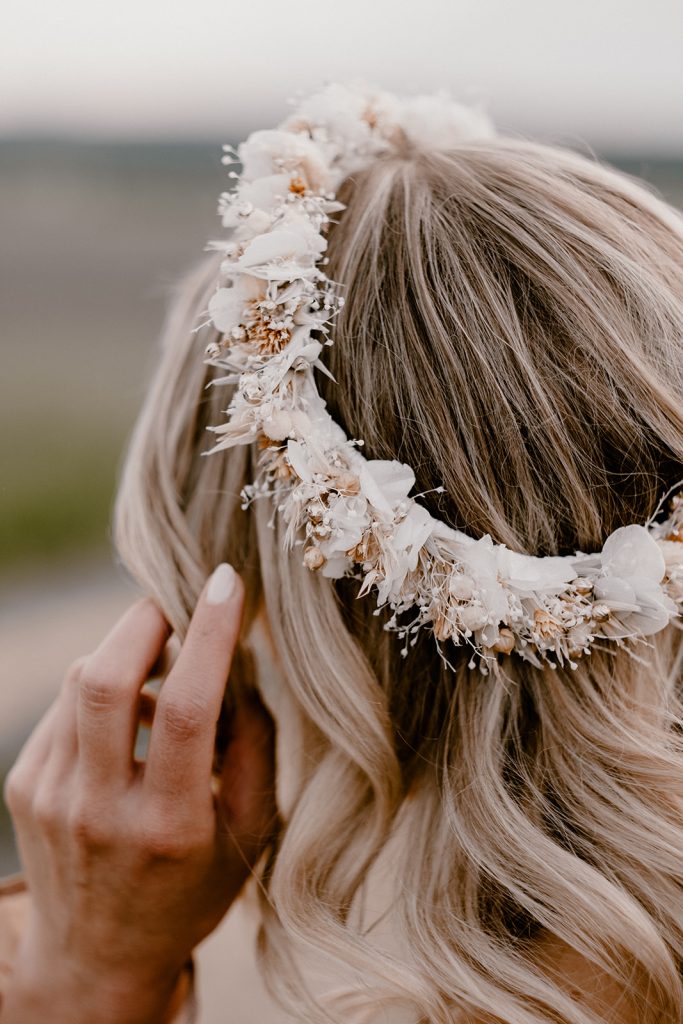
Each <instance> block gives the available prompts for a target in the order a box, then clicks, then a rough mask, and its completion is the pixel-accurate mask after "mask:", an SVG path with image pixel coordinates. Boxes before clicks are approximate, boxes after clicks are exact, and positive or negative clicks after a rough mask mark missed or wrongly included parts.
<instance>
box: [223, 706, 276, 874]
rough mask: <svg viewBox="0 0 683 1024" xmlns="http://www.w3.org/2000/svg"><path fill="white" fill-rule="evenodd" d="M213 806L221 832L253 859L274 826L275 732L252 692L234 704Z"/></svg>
mask: <svg viewBox="0 0 683 1024" xmlns="http://www.w3.org/2000/svg"><path fill="white" fill-rule="evenodd" d="M217 803H218V806H219V809H220V815H219V822H220V830H221V832H223V833H225V834H227V835H228V836H229V837H230V839H231V840H232V841H236V842H238V843H239V845H240V848H241V850H242V852H243V853H244V854H245V855H246V856H247V857H248V859H249V860H254V859H255V858H256V857H257V856H258V854H259V853H260V852H261V850H262V849H263V845H264V843H265V842H266V841H267V839H268V838H269V837H270V836H271V835H272V833H273V831H274V829H275V827H276V822H277V807H276V798H275V728H274V724H273V720H272V718H271V716H270V715H269V714H268V712H267V710H266V709H265V707H264V706H263V704H262V703H261V701H260V699H259V698H258V695H257V694H256V692H255V691H252V692H250V693H248V694H245V695H244V696H243V697H241V698H240V700H239V701H238V703H237V707H236V710H235V714H234V718H233V726H232V737H231V740H230V743H229V745H228V747H227V750H226V752H225V757H224V759H223V766H222V772H221V787H220V790H219V793H218V795H217Z"/></svg>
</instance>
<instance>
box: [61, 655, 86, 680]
mask: <svg viewBox="0 0 683 1024" xmlns="http://www.w3.org/2000/svg"><path fill="white" fill-rule="evenodd" d="M87 660H88V658H87V655H83V657H81V658H77V659H76V661H73V662H72V663H71V665H69V667H68V669H67V670H66V677H65V682H66V683H67V685H69V686H77V685H78V683H79V682H80V679H81V673H82V672H83V668H84V666H85V664H86V662H87Z"/></svg>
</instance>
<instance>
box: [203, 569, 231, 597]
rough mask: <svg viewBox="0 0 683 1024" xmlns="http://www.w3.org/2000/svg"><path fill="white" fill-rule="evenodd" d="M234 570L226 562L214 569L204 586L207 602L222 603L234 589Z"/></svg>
mask: <svg viewBox="0 0 683 1024" xmlns="http://www.w3.org/2000/svg"><path fill="white" fill-rule="evenodd" d="M235 576H236V573H235V570H234V569H233V567H232V566H231V565H228V563H227V562H222V563H221V564H220V565H219V566H217V568H216V569H214V571H213V573H212V574H211V577H210V579H209V584H208V586H207V588H206V603H207V604H223V603H224V602H225V601H227V600H228V598H229V597H230V595H231V594H232V592H233V590H234V589H235Z"/></svg>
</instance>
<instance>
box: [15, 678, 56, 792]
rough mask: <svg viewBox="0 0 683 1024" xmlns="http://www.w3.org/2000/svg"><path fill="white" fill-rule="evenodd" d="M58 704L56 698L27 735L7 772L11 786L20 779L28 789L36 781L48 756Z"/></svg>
mask: <svg viewBox="0 0 683 1024" xmlns="http://www.w3.org/2000/svg"><path fill="white" fill-rule="evenodd" d="M58 704H59V699H58V698H57V699H56V700H54V701H53V702H52V704H51V705H50V707H49V708H48V709H47V711H46V712H45V714H44V715H43V717H42V718H41V719H40V721H39V722H38V724H37V725H36V726H35V728H34V729H33V731H32V732H31V734H30V735H29V737H28V739H27V740H26V742H25V743H24V745H23V747H22V748H21V750H20V751H19V755H18V757H17V759H16V761H15V762H14V764H13V765H12V767H11V769H10V771H9V774H8V778H7V781H8V783H9V781H10V777H11V781H12V784H14V783H18V782H19V780H20V779H21V783H22V786H25V787H26V788H28V787H29V786H30V784H31V782H32V781H34V780H35V779H37V777H38V775H39V774H40V772H41V769H42V768H43V766H44V764H45V763H46V761H47V759H48V757H49V754H50V749H51V746H52V738H53V734H54V728H55V722H56V720H57V715H58V712H59V707H58ZM10 788H12V787H10Z"/></svg>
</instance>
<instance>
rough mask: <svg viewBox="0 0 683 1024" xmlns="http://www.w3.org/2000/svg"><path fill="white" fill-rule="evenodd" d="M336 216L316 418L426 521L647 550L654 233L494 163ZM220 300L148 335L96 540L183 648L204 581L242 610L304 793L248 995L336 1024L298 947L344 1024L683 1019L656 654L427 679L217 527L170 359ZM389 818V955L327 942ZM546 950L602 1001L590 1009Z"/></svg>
mask: <svg viewBox="0 0 683 1024" xmlns="http://www.w3.org/2000/svg"><path fill="white" fill-rule="evenodd" d="M341 198H342V199H343V200H344V201H345V202H346V203H347V210H346V212H345V213H344V214H343V216H342V217H341V219H340V222H339V224H338V225H336V226H335V227H334V228H333V230H332V232H331V235H330V246H329V255H330V259H331V265H330V268H329V273H330V276H331V277H332V278H333V279H336V280H339V281H341V282H342V283H343V286H344V289H345V294H346V298H347V301H346V304H345V306H344V309H343V312H342V314H341V315H340V317H339V319H338V321H337V323H336V330H335V335H336V343H335V345H334V346H333V347H332V348H331V349H330V350H329V352H328V356H329V366H330V369H331V370H332V373H333V374H334V376H335V377H336V380H337V383H336V384H331V383H329V382H327V381H326V380H323V381H322V383H321V388H322V389H323V391H324V393H325V397H326V398H327V399H328V402H329V405H330V408H331V411H332V413H333V415H334V416H335V418H336V419H337V420H338V422H339V423H341V424H342V425H343V426H344V428H345V430H346V431H347V434H348V435H349V436H353V437H361V438H363V439H364V440H365V449H364V451H365V454H366V456H367V457H369V458H379V459H381V458H389V459H392V458H397V459H400V460H401V461H404V462H407V463H409V464H410V465H411V466H412V467H413V469H414V470H415V473H416V476H417V490H419V491H429V490H430V489H431V488H434V487H436V486H437V485H439V484H443V485H444V486H445V490H446V493H445V495H437V494H431V495H427V496H426V497H425V498H424V499H423V500H424V502H425V504H426V505H427V506H428V507H429V508H430V511H432V512H433V513H435V514H438V515H439V516H440V517H441V518H442V519H444V520H445V521H446V522H448V523H449V524H450V525H451V526H453V527H457V528H459V529H464V530H466V531H467V532H468V533H470V534H472V535H475V536H481V535H482V534H484V533H489V534H491V536H492V537H493V539H494V541H497V542H503V543H505V544H507V545H508V546H509V547H511V548H513V549H516V550H519V551H526V552H530V553H533V554H539V555H543V554H553V555H555V554H559V555H563V554H570V553H573V552H574V551H575V550H576V549H580V550H584V551H593V550H598V549H599V548H600V547H601V546H602V543H603V541H604V540H605V538H606V536H607V534H608V533H610V532H611V531H612V530H614V529H616V528H617V527H618V526H621V525H625V524H627V523H641V522H645V521H646V520H647V519H648V517H649V516H650V515H651V514H652V513H653V511H654V509H655V506H656V503H657V500H658V498H659V496H660V495H661V493H662V492H663V491H664V490H665V489H666V488H667V487H669V486H671V485H672V484H673V483H674V482H675V481H676V480H678V479H680V477H681V476H683V225H682V222H681V220H680V219H679V217H678V215H677V214H676V213H675V212H674V210H673V209H671V208H670V207H669V206H667V204H665V203H664V202H663V201H661V200H660V199H658V198H657V197H656V196H654V195H653V194H651V193H650V192H649V191H648V190H647V189H646V188H645V187H643V186H642V185H641V184H639V183H637V182H636V181H634V180H632V179H630V178H628V177H626V176H625V175H622V174H619V173H617V172H616V171H613V170H611V169H609V168H606V167H604V166H602V165H600V164H599V163H597V162H593V161H590V160H588V159H586V158H584V157H582V156H579V155H576V154H573V153H571V152H569V151H565V150H561V149H558V148H554V147H548V146H543V145H538V144H533V143H528V142H521V141H516V140H495V141H491V142H488V141H487V142H484V143H476V144H466V145H462V146H460V147H458V148H457V149H454V150H452V151H449V152H443V153H424V152H420V153H417V152H407V153H401V154H399V155H395V156H392V157H386V158H381V159H379V160H378V161H377V162H376V163H375V164H374V165H373V166H372V167H370V168H369V169H368V170H367V171H365V172H363V173H361V174H358V175H357V176H355V177H354V178H353V179H352V180H351V179H350V180H348V181H347V182H346V183H345V185H344V187H343V190H342V196H341ZM215 275H216V263H215V261H214V260H213V259H210V260H208V261H207V262H206V263H205V264H203V265H202V266H201V267H200V268H199V269H198V270H197V271H195V272H193V273H192V274H191V275H190V276H189V277H188V278H187V280H186V281H185V282H184V283H183V286H182V288H181V289H180V292H179V295H178V298H177V301H176V303H175V306H174V308H173V310H172V312H171V315H170V318H169V321H168V325H167V329H166V332H165V339H164V345H163V354H162V356H161V360H160V362H159V365H158V369H157V371H156V374H155V378H154V381H153V383H152V386H151V389H150V392H149V395H148V398H147V401H146V403H145V406H144V409H143V410H142V413H141V416H140V420H139V423H138V426H137V429H136V431H135V434H134V437H133V440H132V444H131V447H130V451H129V453H128V458H127V462H126V465H125V470H124V473H123V479H122V483H121V489H120V494H119V498H118V504H117V509H116V539H117V543H118V548H119V551H120V552H121V555H122V558H123V560H124V562H125V563H126V564H127V565H128V567H129V568H130V570H131V571H132V572H133V574H134V575H135V576H136V577H137V578H138V579H139V580H140V581H141V582H142V584H143V586H144V588H145V589H146V590H147V591H149V592H150V593H151V594H152V595H154V597H155V598H156V599H157V600H158V602H159V603H160V605H161V606H162V608H163V609H164V611H165V613H166V615H167V616H168V618H169V620H170V622H171V623H172V625H173V626H174V627H175V629H176V630H177V631H178V632H179V633H180V634H181V635H182V634H183V632H184V630H185V628H186V626H187V622H188V619H189V616H190V614H191V612H192V609H193V607H194V604H195V601H196V599H197V595H198V593H199V591H200V589H201V587H202V585H203V583H204V580H205V578H206V575H207V573H208V572H209V571H210V570H211V569H212V568H213V567H214V566H215V565H216V563H218V562H219V561H222V560H224V559H227V560H229V561H231V562H232V563H233V564H234V565H235V566H236V567H237V568H238V570H239V571H240V572H241V573H242V574H243V576H244V578H245V581H246V583H247V591H248V608H247V620H246V622H247V628H248V625H249V622H250V621H252V619H253V616H254V615H255V613H256V611H257V609H258V608H259V605H260V602H261V601H262V600H263V601H264V602H265V606H266V609H267V614H268V620H269V623H270V628H271V630H272V632H273V635H274V639H275V643H276V646H277V650H278V653H279V656H280V658H281V662H282V667H283V672H284V676H285V679H286V683H285V685H286V688H287V697H288V700H289V701H290V704H291V706H292V708H293V709H294V711H295V713H296V714H297V716H298V719H299V723H300V728H301V736H302V745H303V751H302V764H303V765H304V766H305V769H304V771H303V772H302V774H301V775H300V777H299V781H298V785H297V791H296V793H295V795H294V799H293V801H292V805H291V807H290V808H288V811H287V815H286V819H287V820H286V826H285V827H284V828H283V830H282V833H281V835H280V836H279V837H278V841H277V844H276V848H275V849H274V850H273V853H272V856H271V857H270V860H269V862H268V865H267V868H266V871H265V874H264V885H265V890H266V892H267V899H265V900H264V902H263V926H262V939H263V955H264V964H265V968H266V974H267V976H268V978H269V979H270V984H271V986H272V987H273V988H274V989H275V990H276V992H277V993H278V995H279V997H280V998H281V999H282V1000H283V1001H284V1002H285V1003H286V1004H287V1005H289V1006H290V1007H295V1015H296V1017H297V1019H299V1020H307V1021H308V1020H310V1021H316V1022H319V1021H321V1020H337V1019H342V1020H347V1021H348V1020H349V1019H350V1016H349V1014H350V1013H351V1009H350V1007H351V1003H349V1004H347V1005H346V1008H345V1009H344V1010H343V1011H342V1010H340V1009H338V1010H337V1011H336V1014H335V1011H333V1010H332V1009H331V1008H330V1007H327V1008H323V1007H322V1006H321V1005H320V1004H319V1003H318V1002H316V1000H315V998H314V997H313V995H311V994H310V993H309V992H308V990H307V988H306V985H305V984H304V981H303V979H302V977H301V976H300V975H299V974H298V973H297V969H296V964H295V963H294V956H293V954H292V947H293V940H294V939H296V940H297V942H299V943H304V944H307V945H308V946H310V947H311V948H314V947H315V948H317V949H318V950H320V951H323V952H326V953H327V954H328V955H329V957H330V958H332V959H334V960H336V961H337V962H338V963H340V964H346V965H348V966H349V967H350V968H352V969H353V970H354V971H355V972H356V976H357V977H359V979H360V981H359V986H358V995H357V999H356V1000H355V1002H354V1001H353V1000H352V1002H353V1003H354V1005H353V1010H354V1011H355V1010H356V1009H359V1008H360V1007H361V1006H363V1005H365V1006H367V1007H368V1008H369V1010H370V1013H371V1014H373V1013H376V1014H377V1016H378V1017H379V1016H381V1014H380V1008H382V1007H386V1006H389V1005H392V1004H394V1003H396V1004H406V1005H407V1006H409V1007H410V1008H411V1010H412V1012H413V1013H414V1015H415V1019H416V1020H420V1021H429V1022H434V1024H441V1022H450V1021H453V1020H456V1019H458V1020H459V1019H460V1017H459V1016H458V1014H459V1013H462V1014H463V1015H464V1018H463V1019H467V1020H474V1019H477V1020H482V1021H483V1020H485V1021H489V1022H493V1021H495V1022H506V1024H539V1022H541V1021H543V1022H547V1021H561V1022H567V1024H595V1022H596V1021H604V1020H611V1019H612V1018H611V1017H610V1013H612V1012H614V1011H615V1006H614V1005H613V1003H614V1000H615V995H614V993H615V992H617V993H619V994H620V995H619V998H621V1000H622V1003H623V1006H624V1007H628V1008H629V1012H631V1013H632V1014H634V1015H635V1016H634V1018H633V1019H637V1020H638V1021H639V1022H640V1024H654V1022H663V1021H667V1022H674V1021H680V1020H682V1019H683V982H682V980H681V963H682V962H683V771H682V769H683V757H682V750H681V730H680V726H681V716H680V703H679V700H680V694H679V692H677V691H678V687H679V684H680V679H681V669H682V663H683V645H682V644H681V633H680V631H678V630H677V629H676V628H675V627H674V626H670V627H669V628H668V629H666V630H664V631H662V632H661V633H659V634H658V635H657V636H655V637H654V638H652V640H653V642H652V643H651V645H649V646H643V648H642V652H641V660H639V661H636V660H632V659H630V658H629V657H628V656H627V655H626V654H624V653H623V652H620V651H618V650H617V649H616V648H613V649H607V648H605V649H604V650H596V651H594V653H593V654H592V655H591V656H590V657H587V658H585V659H584V660H583V661H582V662H581V663H580V665H579V667H578V669H577V670H576V671H571V670H562V669H559V670H556V671H551V670H550V669H549V668H542V669H539V668H534V667H533V666H531V665H529V664H527V663H525V662H522V661H521V660H517V659H515V658H514V657H513V658H508V659H501V662H500V668H499V671H498V673H497V674H496V677H491V678H487V679H485V678H483V677H482V676H481V675H480V674H479V672H478V671H477V670H469V669H468V668H467V660H468V658H467V652H466V651H462V652H458V651H457V650H455V649H453V650H452V651H451V653H450V654H449V657H451V659H452V660H453V659H455V671H448V670H447V669H445V668H444V665H443V663H442V662H441V660H440V659H439V657H438V656H437V655H436V652H435V648H434V644H433V640H432V639H431V638H430V636H429V635H425V636H424V637H423V638H422V639H421V640H420V642H419V643H418V644H417V645H416V646H415V647H414V648H413V649H412V650H411V652H410V655H409V656H408V658H407V659H403V658H401V656H400V647H401V645H400V644H399V643H398V642H397V641H396V638H395V637H394V636H392V635H390V634H388V633H387V632H386V631H384V630H383V628H382V625H383V618H382V616H376V615H374V614H373V611H374V608H375V604H374V601H373V600H372V599H371V598H365V599H362V600H360V601H359V600H356V596H355V595H356V591H357V584H356V583H355V582H354V581H353V580H348V579H346V580H341V581H337V582H332V581H330V580H326V579H323V578H321V577H320V576H318V575H316V574H315V573H313V572H310V571H309V570H308V569H306V568H304V567H303V565H302V563H301V556H300V552H299V551H296V550H295V551H294V552H293V553H290V554H286V553H285V552H284V550H283V546H282V530H281V527H280V524H279V523H278V522H277V521H276V522H275V524H274V528H272V527H270V526H269V519H270V516H271V511H272V510H271V509H270V508H269V507H266V506H267V502H263V501H261V502H259V501H257V502H256V503H255V504H254V505H252V506H251V507H250V509H249V510H248V511H246V512H245V511H244V510H242V509H241V508H240V501H239V492H240V490H241V488H242V486H243V485H244V484H245V483H247V482H249V481H251V480H252V479H253V477H254V473H255V467H256V459H257V456H258V453H257V452H256V451H254V450H251V449H249V448H246V447H245V448H239V449H235V450H233V451H231V452H229V453H228V454H225V453H222V454H219V455H213V456H211V457H210V458H202V457H201V453H202V452H203V451H205V450H206V449H207V447H208V437H207V434H206V433H205V428H206V426H207V425H208V424H211V423H218V422H221V419H222V416H221V410H222V409H224V408H225V407H226V405H227V402H228V398H229V395H226V391H225V389H224V388H209V389H206V388H205V385H206V383H207V381H208V380H210V379H211V377H212V374H213V372H214V371H212V370H211V369H210V368H207V366H205V365H204V363H203V360H202V349H201V345H202V341H201V340H200V339H198V338H197V336H196V335H193V334H192V328H193V327H195V325H196V324H197V322H198V318H199V315H200V313H201V311H202V310H203V309H205V308H206V305H207V302H208V298H209V295H210V294H211V292H212V290H213V288H214V282H215ZM200 337H201V336H200ZM202 340H203V342H204V343H206V341H208V340H210V339H209V338H208V337H204V338H203V339H202ZM459 653H461V654H462V657H458V654H459ZM399 815H400V818H401V820H402V822H403V825H404V826H405V828H406V829H407V834H408V836H409V841H408V842H407V843H406V844H405V849H404V851H403V853H402V855H400V856H399V857H398V858H397V860H396V863H395V865H394V869H393V871H394V883H395V887H396V888H395V893H396V898H395V901H394V905H393V910H392V913H393V914H394V920H395V922H396V928H397V930H398V931H399V932H400V933H401V935H402V936H403V939H404V942H405V948H406V950H407V952H406V954H405V955H404V956H398V955H397V954H395V953H392V954H389V953H388V952H386V951H382V950H381V949H379V948H378V947H377V946H375V945H373V944H372V942H371V941H370V938H369V937H368V936H367V935H365V934H363V933H362V931H361V930H360V929H359V928H357V927H356V926H354V923H353V915H352V914H351V907H352V903H353V901H354V900H355V899H357V898H358V896H359V893H360V892H361V891H362V888H363V884H364V880H365V879H366V878H367V875H368V872H369V871H370V869H371V867H372V865H373V864H374V863H375V862H376V860H377V858H378V856H379V854H380V852H381V851H382V850H383V849H384V848H385V847H386V844H387V842H388V840H389V837H390V836H391V834H392V831H393V830H394V829H395V827H396V822H397V820H398V819H399ZM559 950H562V951H564V952H566V951H569V952H570V953H573V954H575V955H576V956H577V957H579V958H580V962H581V963H582V964H584V965H585V966H586V969H587V970H588V969H594V970H595V971H597V972H598V975H597V976H598V977H599V978H600V979H601V981H600V982H599V983H597V984H596V985H594V986H593V992H592V994H587V989H588V988H589V987H590V986H587V985H586V984H584V982H585V978H586V975H585V974H583V975H581V977H582V978H583V979H584V982H582V981H581V980H580V981H579V982H578V983H577V984H576V985H574V987H572V983H571V980H568V977H567V976H566V974H563V972H562V971H561V970H560V969H559V967H558V965H559V964H560V963H561V962H562V956H563V955H564V953H563V954H562V955H560V953H559V952H558V951H559ZM544 951H545V952H544ZM582 985H583V987H584V988H585V989H586V991H584V994H583V995H582V994H581V987H582ZM617 1002H618V1000H617ZM363 1019H365V1018H363ZM382 1019H384V1018H383V1017H382ZM628 1019H630V1018H628Z"/></svg>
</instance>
